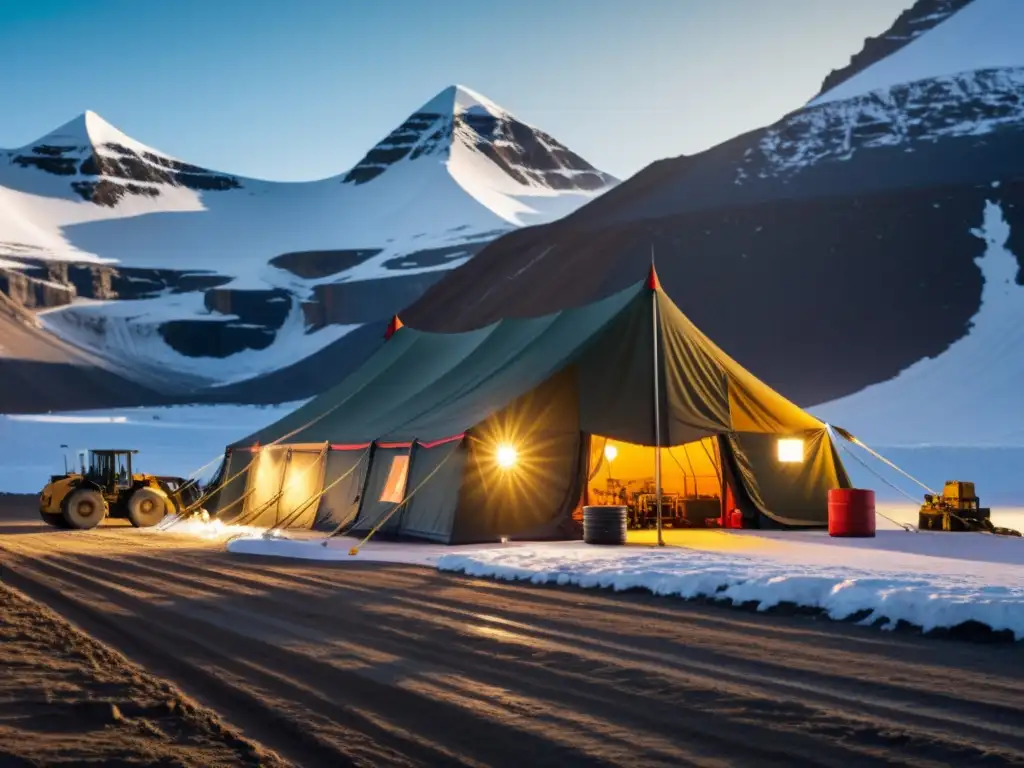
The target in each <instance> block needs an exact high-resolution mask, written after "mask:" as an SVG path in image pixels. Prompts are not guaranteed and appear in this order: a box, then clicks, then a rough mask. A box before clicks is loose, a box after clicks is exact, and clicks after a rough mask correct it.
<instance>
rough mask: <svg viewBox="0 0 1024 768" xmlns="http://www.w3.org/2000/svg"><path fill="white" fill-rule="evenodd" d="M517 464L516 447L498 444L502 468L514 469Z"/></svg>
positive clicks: (499, 460) (499, 464)
mask: <svg viewBox="0 0 1024 768" xmlns="http://www.w3.org/2000/svg"><path fill="white" fill-rule="evenodd" d="M515 464H516V449H515V448H513V447H512V446H511V445H499V446H498V466H499V467H501V468H502V469H512V467H514V466H515Z"/></svg>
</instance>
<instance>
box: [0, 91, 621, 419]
mask: <svg viewBox="0 0 1024 768" xmlns="http://www.w3.org/2000/svg"><path fill="white" fill-rule="evenodd" d="M615 183H616V180H615V179H614V178H612V177H611V176H609V175H608V174H605V173H603V172H601V171H599V170H597V169H596V168H594V167H593V166H592V165H590V164H589V163H588V162H587V161H585V160H584V159H583V158H581V157H579V156H578V155H576V154H574V153H573V152H572V151H571V150H569V149H568V148H566V147H565V146H563V145H562V144H560V143H559V142H558V141H557V140H555V139H554V138H552V137H551V136H549V135H548V134H546V133H544V132H543V131H541V130H539V129H537V128H534V127H532V126H529V125H527V124H525V123H523V122H521V121H519V120H518V119H517V118H515V117H514V116H513V115H511V114H509V113H508V112H507V111H505V110H503V109H502V108H501V107H499V106H497V105H496V104H494V103H493V102H491V101H489V100H487V99H485V98H484V97H482V96H480V95H478V94H475V93H473V92H472V91H470V90H468V89H466V88H464V87H462V86H452V87H450V88H447V89H445V90H444V91H442V92H441V93H440V94H438V95H437V96H436V97H435V98H433V99H431V100H430V101H429V102H427V103H426V104H424V105H423V106H422V107H421V108H420V109H418V110H416V112H414V113H413V114H412V115H411V116H410V117H409V118H408V119H407V120H405V121H404V122H403V123H402V124H401V125H400V126H399V127H398V128H396V129H395V130H394V131H392V132H391V133H390V134H389V135H388V136H386V137H385V138H384V139H383V140H382V141H381V142H380V143H379V144H377V145H376V146H375V147H373V148H372V149H371V150H370V151H369V152H368V153H367V154H366V156H365V157H364V158H363V159H362V160H361V161H360V162H359V163H358V164H357V165H356V166H355V167H354V168H352V169H351V170H349V171H348V172H346V173H343V174H340V175H338V176H333V177H330V178H326V179H323V180H319V181H313V182H306V183H277V182H268V181H259V180H255V179H247V178H242V177H238V176H232V175H228V174H223V173H218V172H215V171H211V170H209V169H205V168H200V167H197V166H195V165H192V164H189V163H186V162H184V161H182V160H180V159H177V158H174V157H171V156H169V155H167V154H164V153H162V152H160V151H158V150H155V149H152V148H150V147H147V146H145V145H144V144H141V143H139V142H138V141H135V140H134V139H132V138H130V137H128V136H126V135H125V134H124V133H122V132H121V131H119V130H118V129H116V128H114V127H113V126H111V125H110V124H109V123H107V122H106V121H104V120H103V119H102V118H100V117H99V116H98V115H96V114H95V113H92V112H87V113H85V114H84V115H82V116H80V117H78V118H76V119H75V120H72V121H71V122H69V123H67V124H66V125H64V126H61V127H60V128H58V129H57V130H55V131H52V132H51V133H49V134H47V135H46V136H44V137H42V138H41V139H39V140H37V141H35V142H32V143H31V144H29V145H26V146H25V147H22V148H20V149H16V150H9V151H0V291H2V292H3V293H4V294H6V295H7V297H8V298H9V299H10V300H11V302H13V304H15V305H17V306H19V307H21V308H22V309H25V310H28V311H29V312H30V313H32V314H33V315H34V320H33V324H34V326H35V330H34V331H33V333H35V334H36V335H37V336H38V334H39V333H43V334H46V333H49V334H52V335H55V336H57V337H59V338H60V340H61V343H62V344H64V345H66V344H68V343H70V344H72V345H73V346H74V347H75V348H77V349H78V350H79V351H84V352H86V353H88V355H89V356H91V357H92V359H94V360H98V359H102V360H103V361H105V365H106V366H107V367H108V368H110V369H112V370H115V371H119V372H120V375H122V376H124V377H126V378H128V379H131V380H133V381H134V382H135V383H136V384H139V385H142V386H144V387H146V388H148V389H151V390H155V391H159V392H161V393H162V394H163V395H165V396H174V397H185V398H192V399H201V398H202V397H212V398H214V399H216V398H218V397H221V396H225V397H231V398H234V399H238V398H241V399H243V400H245V399H253V398H255V399H257V400H266V399H270V400H278V399H289V398H291V399H294V398H295V397H303V396H308V395H311V394H313V393H314V392H315V391H316V386H317V385H316V384H315V382H314V381H313V380H312V379H311V377H310V376H309V375H308V373H309V371H311V370H315V369H317V368H318V367H319V364H318V363H316V362H315V361H316V360H320V361H321V362H322V360H323V358H324V356H325V353H327V351H328V350H331V354H330V355H329V356H330V357H338V356H339V355H343V356H344V357H345V358H346V359H349V360H351V359H352V358H353V356H354V355H355V356H358V355H357V351H358V350H362V349H363V348H364V347H366V345H367V344H368V343H369V344H372V343H373V342H371V339H372V338H376V334H375V333H374V334H371V333H369V332H368V330H367V327H366V326H367V324H371V325H374V324H375V323H376V322H377V321H380V320H383V319H386V318H387V317H389V316H390V315H391V314H392V313H394V312H395V311H397V310H399V309H401V308H402V307H404V306H405V305H407V304H408V303H409V302H410V301H413V300H414V299H415V298H417V297H418V296H419V295H420V293H422V291H423V290H425V289H426V288H427V287H429V286H430V285H432V284H433V283H434V282H436V281H437V280H438V279H439V277H440V276H441V275H442V274H443V273H444V272H445V271H447V270H450V269H452V268H453V267H456V266H458V265H460V264H462V263H464V262H465V261H467V260H468V259H469V258H471V257H472V256H473V254H474V253H476V252H477V251H478V250H479V249H480V248H482V247H483V246H484V245H485V244H486V243H487V242H489V241H490V240H492V239H494V238H495V237H496V236H498V235H500V234H502V233H504V232H508V231H510V230H513V229H516V228H518V227H521V226H524V225H529V224H538V223H545V222H550V221H552V220H555V219H557V218H559V217H561V216H564V215H565V214H567V213H570V212H571V211H573V210H575V208H577V207H579V206H580V205H582V204H584V203H585V202H587V201H589V200H591V199H593V198H594V197H596V196H598V195H600V194H601V193H602V192H604V191H605V190H606V189H608V188H610V187H611V186H613V185H614V184H615ZM374 327H375V326H374ZM12 333H13V331H12ZM2 343H3V341H2V338H0V344H2ZM22 360H23V358H22V357H18V356H12V355H7V356H6V357H5V356H4V355H3V354H2V353H0V372H6V374H8V375H10V376H13V375H14V374H15V373H18V374H19V375H20V376H21V378H24V364H23V362H21V361H22ZM74 365H75V366H76V370H78V371H82V370H84V369H83V368H82V365H84V363H83V362H82V359H81V356H78V357H77V358H76V360H75V361H74ZM296 366H298V368H296ZM334 367H335V368H336V369H337V370H333V371H325V372H324V374H325V375H334V376H336V375H340V373H341V372H343V371H342V368H338V364H335V366H334ZM285 371H287V372H288V374H287V375H284V373H283V372H285ZM303 371H305V373H303ZM267 377H270V379H271V380H273V381H276V382H277V384H276V385H274V386H272V387H270V389H269V390H268V389H267V387H266V386H264V385H265V384H266V383H267V382H266V378H267ZM254 379H259V381H256V382H255V383H253V385H252V386H249V385H247V384H244V383H245V382H253V380H254ZM289 382H290V384H289ZM321 383H322V382H321ZM42 386H43V389H45V385H42ZM211 387H213V388H215V391H213V390H211V389H210V388H211ZM208 390H209V391H208ZM132 391H134V390H132ZM204 393H205V394H204ZM228 393H233V394H230V395H229V394H228ZM68 398H69V395H68V393H67V392H65V391H63V390H62V392H61V394H60V395H59V396H58V395H56V394H55V395H54V397H52V398H50V397H49V396H48V395H47V394H46V393H45V392H44V391H42V389H40V390H37V391H36V392H35V394H34V396H33V398H32V402H33V405H32V407H33V408H34V407H37V406H38V405H39V404H44V405H48V407H50V408H54V409H58V408H81V407H88V404H89V402H70V401H69V399H68ZM71 399H72V400H73V399H74V398H73V397H72V398H71ZM84 399H85V400H87V401H90V402H91V400H92V398H84ZM114 399H115V400H116V399H118V398H116V397H115V398H114ZM16 400H17V398H13V399H10V398H5V400H4V401H2V402H0V411H3V410H7V411H11V410H20V409H21V408H23V407H27V406H23V405H19V403H18V402H15V401H16ZM51 400H52V402H50V401H51ZM124 404H126V405H127V404H131V403H127V402H126V403H124Z"/></svg>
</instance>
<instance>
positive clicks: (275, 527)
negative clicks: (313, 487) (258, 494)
mask: <svg viewBox="0 0 1024 768" xmlns="http://www.w3.org/2000/svg"><path fill="white" fill-rule="evenodd" d="M369 455H370V449H369V448H366V449H364V450H363V455H362V456H360V457H359V461H357V462H356V463H355V464H353V465H352V467H351V468H349V469H348V470H346V471H345V472H344V473H343V474H342V475H340V476H339V477H338V478H337V479H335V480H334V481H332V482H331V483H328V484H327V485H326V486H324V487H323V488H321V489H320V490H319V491H317V492H316V493H314V494H313V495H312V496H310V497H309V498H308V499H306V500H305V501H304V502H302V504H300V505H299V506H298V507H297V508H296V509H295V511H293V512H292V513H291V514H290V515H289V516H288V517H286V518H285V519H284V520H282V521H281V522H280V523H275V524H274V525H273V526H271V527H270V528H268V529H267V530H266V532H265V533H264V534H263V535H264V536H269V535H270V533H271V531H277V530H280V529H281V528H285V527H287V526H288V525H289V524H290V523H291V522H292V521H293V520H294V519H295V518H296V517H298V514H299V513H300V512H304V511H305V510H306V509H308V508H309V506H310V505H311V504H313V503H314V502H316V501H319V500H320V499H322V498H323V497H324V496H325V495H326V494H327V492H328V491H329V490H331V489H332V488H334V487H335V486H336V485H338V483H340V482H341V481H342V480H344V479H345V478H347V477H349V476H351V475H352V473H353V472H355V471H356V470H357V469H359V467H361V466H362V464H363V459H365V458H366V457H367V456H369Z"/></svg>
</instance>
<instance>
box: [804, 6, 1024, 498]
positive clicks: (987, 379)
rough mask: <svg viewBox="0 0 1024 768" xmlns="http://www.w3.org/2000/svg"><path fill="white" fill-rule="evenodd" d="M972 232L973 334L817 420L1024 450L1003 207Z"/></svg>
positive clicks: (930, 440)
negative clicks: (975, 242) (977, 291)
mask: <svg viewBox="0 0 1024 768" xmlns="http://www.w3.org/2000/svg"><path fill="white" fill-rule="evenodd" d="M970 8H971V6H968V7H967V10H970ZM1022 9H1024V6H1022ZM971 234H973V235H974V236H975V237H976V238H978V239H979V240H981V241H983V242H984V243H985V245H986V248H985V251H984V252H983V253H982V254H981V255H980V256H979V257H978V258H976V259H975V263H976V264H977V265H978V269H979V270H980V271H981V274H982V277H983V283H982V293H981V305H980V307H979V309H978V312H977V313H976V314H975V315H974V317H972V318H971V322H970V325H969V329H968V332H967V334H966V335H965V336H964V337H963V338H961V339H959V340H958V341H956V342H954V343H953V344H951V345H950V346H949V348H948V349H946V350H945V351H944V352H943V353H942V354H941V355H938V356H937V357H934V358H925V359H923V360H920V361H918V362H916V363H914V365H912V366H910V367H909V368H907V369H905V370H903V371H901V372H900V374H899V375H898V376H896V378H894V379H890V380H889V381H884V382H881V383H879V384H875V385H872V386H870V387H867V388H865V389H862V390H861V391H859V392H857V393H856V394H853V395H850V396H848V397H844V398H842V399H840V400H834V401H832V402H831V403H825V404H823V405H819V406H816V407H814V408H811V409H810V410H811V411H812V412H813V413H814V415H815V416H817V417H818V418H819V419H822V420H824V421H827V422H829V423H831V424H836V425H838V426H841V427H846V428H848V429H849V430H850V431H851V432H853V434H855V435H856V436H857V437H859V438H861V439H863V440H864V441H865V442H866V443H867V444H868V445H871V444H872V443H877V444H879V445H886V446H901V447H918V446H922V445H924V446H943V445H954V446H958V447H968V446H969V447H986V446H988V447H993V446H995V447H1007V446H1015V447H1024V425H1022V424H1021V422H1020V418H1019V417H1020V414H1021V413H1022V409H1024V406H1022V404H1021V395H1020V382H1021V381H1024V355H1021V354H1020V353H1019V351H1018V350H1020V349H1022V348H1024V287H1022V286H1020V285H1018V284H1017V281H1016V275H1017V270H1018V265H1017V257H1016V256H1015V255H1014V254H1013V253H1012V252H1011V251H1010V250H1009V248H1008V247H1007V243H1008V241H1009V239H1010V226H1009V224H1008V223H1007V221H1006V216H1005V212H1004V211H1003V208H1002V206H1001V205H1000V204H999V203H997V202H994V201H989V202H988V203H987V204H986V206H985V215H984V221H983V225H982V226H981V227H980V228H978V229H975V230H973V231H972V233H971ZM965 371H970V372H971V374H970V384H969V386H958V385H956V384H957V383H958V382H961V381H962V380H963V376H964V372H965ZM936 482H938V481H936ZM1018 483H1019V484H1020V485H1021V486H1022V487H1024V481H1022V480H1020V479H1018Z"/></svg>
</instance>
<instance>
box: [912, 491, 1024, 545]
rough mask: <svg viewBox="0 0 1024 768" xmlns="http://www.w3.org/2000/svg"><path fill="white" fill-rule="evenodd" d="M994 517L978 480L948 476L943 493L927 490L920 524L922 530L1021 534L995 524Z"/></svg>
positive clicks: (919, 518) (919, 519) (919, 517)
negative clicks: (978, 488) (977, 489)
mask: <svg viewBox="0 0 1024 768" xmlns="http://www.w3.org/2000/svg"><path fill="white" fill-rule="evenodd" d="M990 518H991V510H990V509H989V508H988V507H982V506H980V499H979V498H978V497H977V496H976V495H975V493H974V483H971V482H967V481H965V480H947V481H946V484H945V486H944V487H943V488H942V495H941V496H933V495H932V494H930V493H929V494H925V497H924V504H922V505H921V511H920V514H919V516H918V526H917V527H918V528H920V529H921V530H922V531H983V532H988V533H998V534H1003V535H1006V536H1020V533H1018V532H1017V531H1014V530H1012V529H1010V528H998V527H996V526H994V525H993V524H992V520H991V519H990Z"/></svg>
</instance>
